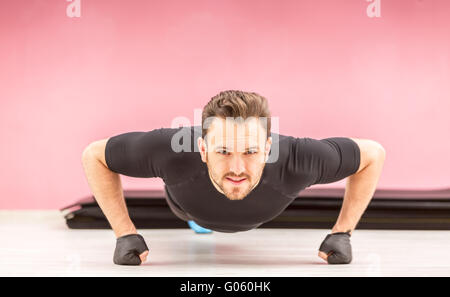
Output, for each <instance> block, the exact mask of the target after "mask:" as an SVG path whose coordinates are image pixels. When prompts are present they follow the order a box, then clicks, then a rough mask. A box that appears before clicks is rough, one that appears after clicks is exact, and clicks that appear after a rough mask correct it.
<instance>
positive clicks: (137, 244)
mask: <svg viewBox="0 0 450 297" xmlns="http://www.w3.org/2000/svg"><path fill="white" fill-rule="evenodd" d="M145 251H148V247H147V245H146V244H145V240H144V238H143V237H142V236H141V235H139V234H128V235H124V236H121V237H119V238H117V242H116V250H115V251H114V260H113V261H114V264H117V265H140V264H141V258H140V257H139V255H140V254H142V253H143V252H145Z"/></svg>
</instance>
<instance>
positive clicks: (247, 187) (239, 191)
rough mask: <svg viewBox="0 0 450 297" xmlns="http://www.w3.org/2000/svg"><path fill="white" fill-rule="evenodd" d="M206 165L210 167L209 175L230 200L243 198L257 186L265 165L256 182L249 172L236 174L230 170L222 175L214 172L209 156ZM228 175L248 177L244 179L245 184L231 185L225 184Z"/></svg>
mask: <svg viewBox="0 0 450 297" xmlns="http://www.w3.org/2000/svg"><path fill="white" fill-rule="evenodd" d="M206 165H207V167H208V171H209V176H210V177H211V179H212V182H213V183H214V184H215V185H216V186H217V187H218V188H219V189H220V190H221V191H222V192H223V193H224V195H225V196H226V197H227V198H228V199H230V200H243V199H244V198H245V197H246V196H247V195H248V194H249V193H250V192H251V191H252V190H253V188H254V187H255V185H256V184H257V183H258V181H259V179H260V178H261V175H262V172H263V169H264V166H263V167H262V168H261V170H260V172H259V175H258V178H257V179H256V182H253V180H252V179H251V177H250V176H249V175H247V174H241V175H239V176H236V175H234V174H233V173H231V172H228V173H227V174H225V175H224V176H222V177H220V176H217V175H215V174H214V172H213V171H212V170H211V169H210V166H209V164H208V158H206ZM226 177H234V178H246V180H245V181H244V183H245V184H244V185H239V186H235V185H232V184H231V183H230V184H229V185H226V186H225V185H224V180H225V178H226Z"/></svg>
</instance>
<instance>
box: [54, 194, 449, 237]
mask: <svg viewBox="0 0 450 297" xmlns="http://www.w3.org/2000/svg"><path fill="white" fill-rule="evenodd" d="M344 193H345V189H343V188H310V189H305V190H303V191H301V192H300V193H299V196H298V197H297V199H295V200H294V201H293V202H292V203H291V204H290V205H289V206H288V207H287V208H286V209H285V210H284V211H283V212H282V213H281V214H280V215H279V216H278V217H276V218H274V219H273V220H271V221H269V222H266V223H264V224H262V225H261V226H260V227H259V228H308V229H331V228H332V227H333V225H334V223H335V222H336V220H337V217H338V215H339V211H340V209H341V205H342V201H343V197H344ZM124 197H125V203H126V204H127V207H128V212H129V214H130V218H131V220H132V221H133V222H134V224H135V226H136V228H140V229H164V228H189V226H188V224H187V223H186V222H184V221H182V220H180V219H179V218H178V217H176V216H175V215H174V214H173V213H172V211H171V210H170V208H169V206H168V205H167V202H166V201H165V198H164V190H163V189H161V190H144V191H143V190H139V191H138V190H124ZM61 211H62V212H63V214H64V217H65V219H66V223H67V226H68V227H69V228H72V229H107V228H110V226H109V224H108V221H107V220H106V217H105V216H104V215H103V212H102V211H101V209H100V208H99V206H98V204H97V203H96V201H95V199H94V197H93V196H90V197H87V198H85V199H82V200H80V201H78V202H76V203H74V204H72V205H69V206H67V207H64V208H62V209H61ZM357 228H358V229H390V230H450V188H446V189H438V190H387V189H384V190H383V189H378V190H376V191H375V193H374V196H373V198H372V201H371V202H370V204H369V206H368V207H367V209H366V211H365V213H364V214H363V216H362V218H361V220H360V222H359V224H358V226H357Z"/></svg>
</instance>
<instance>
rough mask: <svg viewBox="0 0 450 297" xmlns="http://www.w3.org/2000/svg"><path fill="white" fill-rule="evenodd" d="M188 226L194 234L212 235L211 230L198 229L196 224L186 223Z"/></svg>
mask: <svg viewBox="0 0 450 297" xmlns="http://www.w3.org/2000/svg"><path fill="white" fill-rule="evenodd" d="M188 225H189V227H191V229H192V230H194V231H195V233H201V234H205V233H212V231H211V230H209V229H206V228H203V227H200V226H199V225H197V223H196V222H194V221H188Z"/></svg>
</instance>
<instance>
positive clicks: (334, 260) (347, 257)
mask: <svg viewBox="0 0 450 297" xmlns="http://www.w3.org/2000/svg"><path fill="white" fill-rule="evenodd" d="M319 257H321V258H322V259H324V260H325V261H327V262H328V264H349V263H350V262H351V261H352V246H351V245H350V232H336V233H332V234H328V235H327V237H325V240H324V241H323V242H322V244H321V245H320V247H319Z"/></svg>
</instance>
